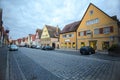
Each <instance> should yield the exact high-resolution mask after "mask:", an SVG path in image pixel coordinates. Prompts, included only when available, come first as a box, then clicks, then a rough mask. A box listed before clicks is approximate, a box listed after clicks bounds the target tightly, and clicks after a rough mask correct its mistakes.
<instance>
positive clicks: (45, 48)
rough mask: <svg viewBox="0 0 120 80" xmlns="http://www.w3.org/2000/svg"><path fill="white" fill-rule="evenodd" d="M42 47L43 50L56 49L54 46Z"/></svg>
mask: <svg viewBox="0 0 120 80" xmlns="http://www.w3.org/2000/svg"><path fill="white" fill-rule="evenodd" d="M41 49H42V50H54V48H53V47H51V46H43V47H42V48H41Z"/></svg>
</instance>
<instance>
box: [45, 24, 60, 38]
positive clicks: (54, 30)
mask: <svg viewBox="0 0 120 80" xmlns="http://www.w3.org/2000/svg"><path fill="white" fill-rule="evenodd" d="M45 26H46V28H47V30H48V33H49V35H50V37H51V38H55V37H58V35H59V32H60V29H59V28H58V27H54V26H50V25H45ZM57 29H58V30H57Z"/></svg>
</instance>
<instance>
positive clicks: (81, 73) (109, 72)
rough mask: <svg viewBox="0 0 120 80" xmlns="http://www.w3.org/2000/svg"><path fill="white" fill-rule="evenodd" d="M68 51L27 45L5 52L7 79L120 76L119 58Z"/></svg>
mask: <svg viewBox="0 0 120 80" xmlns="http://www.w3.org/2000/svg"><path fill="white" fill-rule="evenodd" d="M69 53H70V54H69ZM72 53H73V52H72V51H71V52H69V51H64V52H63V51H58V50H55V51H43V50H37V49H30V48H20V49H19V51H18V52H17V51H15V52H9V54H10V63H9V64H10V80H120V76H119V74H120V68H119V66H120V59H119V58H118V59H116V60H110V58H112V57H109V59H107V60H106V59H102V58H99V56H98V57H96V56H92V55H86V56H82V55H80V54H79V55H78V53H79V52H77V51H74V53H73V54H76V55H71V54H72ZM96 55H97V54H96ZM104 58H105V57H104Z"/></svg>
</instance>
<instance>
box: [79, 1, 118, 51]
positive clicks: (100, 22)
mask: <svg viewBox="0 0 120 80" xmlns="http://www.w3.org/2000/svg"><path fill="white" fill-rule="evenodd" d="M119 30H120V26H119V21H118V20H117V18H116V17H115V16H113V17H110V16H109V15H107V14H106V13H105V12H103V11H102V10H100V9H99V8H98V7H96V6H95V5H93V4H92V3H90V5H89V6H88V8H87V10H86V12H85V14H84V16H83V18H82V20H81V23H80V25H79V27H78V29H77V44H78V45H77V48H78V49H79V48H80V47H82V46H91V47H93V48H94V49H96V50H106V49H108V48H109V47H110V46H111V45H112V44H118V43H120V31H119Z"/></svg>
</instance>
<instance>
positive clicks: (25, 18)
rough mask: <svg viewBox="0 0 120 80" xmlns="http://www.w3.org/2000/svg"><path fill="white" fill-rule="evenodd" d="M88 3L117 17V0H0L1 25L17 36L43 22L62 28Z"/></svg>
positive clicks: (118, 9) (26, 32)
mask: <svg viewBox="0 0 120 80" xmlns="http://www.w3.org/2000/svg"><path fill="white" fill-rule="evenodd" d="M89 3H93V4H95V5H96V6H97V7H98V8H100V9H101V10H103V11H104V12H105V13H107V14H108V15H110V16H113V15H117V16H118V18H119V19H120V16H119V13H120V3H119V0H109V2H108V1H106V0H100V1H98V0H96V1H95V0H89V1H85V0H59V1H58V0H29V1H28V0H0V7H1V8H3V21H4V26H5V27H9V29H10V36H11V37H12V38H13V39H17V38H21V37H25V36H27V35H28V34H30V33H35V30H36V29H37V28H40V29H42V28H43V27H44V25H45V24H48V25H52V26H57V25H58V26H59V27H60V28H61V29H63V27H64V26H65V25H67V24H69V23H71V22H74V21H78V20H81V18H82V17H83V15H84V13H85V11H86V9H87V7H88V5H89ZM15 34H16V35H15Z"/></svg>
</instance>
